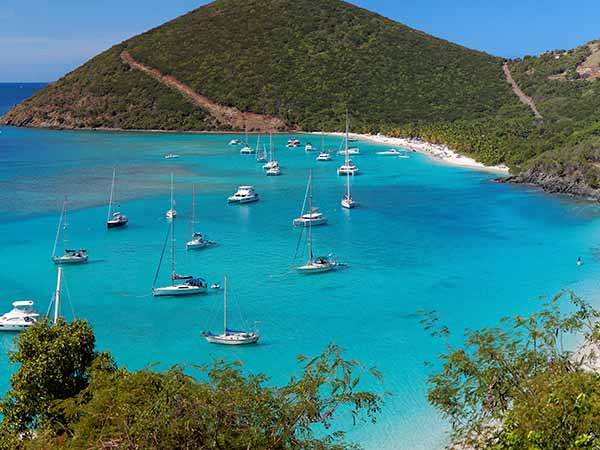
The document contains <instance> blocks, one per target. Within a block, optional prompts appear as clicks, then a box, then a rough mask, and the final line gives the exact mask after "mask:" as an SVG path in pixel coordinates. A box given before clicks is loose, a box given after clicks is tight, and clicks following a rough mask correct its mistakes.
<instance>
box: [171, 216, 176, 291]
mask: <svg viewBox="0 0 600 450" xmlns="http://www.w3.org/2000/svg"><path fill="white" fill-rule="evenodd" d="M171 283H172V285H173V286H175V220H171Z"/></svg>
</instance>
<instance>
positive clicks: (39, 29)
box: [0, 0, 600, 82]
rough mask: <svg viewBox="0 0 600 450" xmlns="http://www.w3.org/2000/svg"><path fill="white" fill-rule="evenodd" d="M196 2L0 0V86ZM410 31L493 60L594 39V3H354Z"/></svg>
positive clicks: (54, 69)
mask: <svg viewBox="0 0 600 450" xmlns="http://www.w3.org/2000/svg"><path fill="white" fill-rule="evenodd" d="M206 3H208V2H207V1H202V0H195V1H193V0H169V1H167V2H165V1H164V0H96V1H90V0H1V2H0V82H3V81H4V82H5V81H51V80H54V79H56V78H58V77H60V76H61V75H63V74H65V73H66V72H68V71H70V70H72V69H74V68H76V67H77V66H79V65H80V64H82V63H83V62H85V61H86V60H88V59H89V58H91V57H92V56H94V55H95V54H97V53H99V52H100V51H102V50H104V49H106V48H108V47H110V46H111V45H112V44H115V43H117V42H120V41H122V40H124V39H126V38H128V37H131V36H133V35H135V34H138V33H140V32H142V31H145V30H147V29H149V28H151V27H154V26H157V25H160V24H161V23H163V22H165V21H167V20H169V19H172V18H174V17H177V16H179V15H181V14H183V13H185V12H187V11H190V10H192V9H195V8H197V7H198V6H201V5H203V4H206ZM352 3H355V4H357V5H359V6H362V7H364V8H367V9H370V10H373V11H376V12H378V13H380V14H383V15H384V16H387V17H390V18H392V19H394V20H397V21H400V22H402V23H405V24H407V25H409V26H411V27H413V28H417V29H419V30H422V31H425V32H427V33H430V34H433V35H435V36H438V37H441V38H443V39H447V40H450V41H453V42H456V43H458V44H462V45H465V46H467V47H471V48H476V49H479V50H484V51H486V52H488V53H492V54H494V55H498V56H505V57H517V56H523V55H526V54H537V53H541V52H543V51H545V50H549V49H555V48H571V47H574V46H576V45H579V44H581V43H584V42H587V41H590V40H592V39H598V38H600V28H599V27H598V23H600V1H598V0H581V1H579V2H577V3H572V2H567V1H564V0H504V1H502V2H500V1H495V0H492V1H489V0H488V1H484V0H480V1H476V0H452V1H450V0H429V1H427V2H424V1H423V0H352Z"/></svg>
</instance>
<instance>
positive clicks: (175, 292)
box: [152, 285, 207, 297]
mask: <svg viewBox="0 0 600 450" xmlns="http://www.w3.org/2000/svg"><path fill="white" fill-rule="evenodd" d="M206 290H207V289H206V287H202V286H187V285H177V286H165V287H157V288H152V294H153V295H154V296H155V297H179V296H182V295H198V294H205V293H206Z"/></svg>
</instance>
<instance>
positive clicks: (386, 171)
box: [0, 84, 600, 450]
mask: <svg viewBox="0 0 600 450" xmlns="http://www.w3.org/2000/svg"><path fill="white" fill-rule="evenodd" d="M21 86H22V87H21ZM37 88H39V85H19V84H13V85H0V111H6V110H7V109H8V108H9V107H10V106H11V105H12V104H14V103H16V102H17V101H19V100H20V99H22V98H24V97H26V96H28V95H30V94H31V93H32V92H34V91H35V89H37ZM0 132H1V133H0V254H1V255H2V258H1V260H0V261H2V262H1V263H0V265H1V270H0V286H2V289H1V291H0V309H1V310H2V312H4V311H8V310H9V309H10V303H11V301H13V300H15V299H23V298H31V299H34V300H35V301H36V305H37V307H38V309H39V310H40V311H43V312H45V311H46V310H47V308H48V304H49V302H50V298H51V294H52V290H53V288H54V283H55V279H56V266H54V264H52V262H51V261H50V254H51V251H52V246H53V243H54V239H55V233H56V230H57V224H58V216H59V212H60V208H61V205H62V202H63V198H64V197H65V196H68V199H69V205H70V210H69V216H68V217H69V229H68V231H69V246H71V247H77V248H79V247H85V248H87V249H89V252H90V262H89V264H86V265H81V266H73V267H66V268H65V280H66V286H67V289H66V293H65V294H68V295H65V297H66V300H65V302H64V309H63V313H64V315H65V316H66V317H67V318H70V317H73V314H74V315H76V316H77V317H80V318H85V319H87V320H89V321H90V323H91V324H92V326H93V328H94V331H95V333H96V335H97V339H98V347H99V348H100V349H103V350H109V351H110V352H111V353H112V354H113V355H114V356H115V358H116V359H117V361H118V363H119V364H121V365H125V366H127V367H128V368H130V369H140V368H144V367H147V366H149V365H150V364H152V363H157V362H158V363H160V366H159V368H167V367H168V366H170V365H172V364H184V365H192V364H202V363H206V362H208V361H210V360H211V359H212V358H215V357H224V358H227V359H229V360H240V361H242V362H243V363H244V367H245V369H246V370H248V371H252V372H264V373H266V374H268V375H269V376H271V377H272V379H273V382H274V383H284V382H285V381H286V380H287V379H288V378H289V376H290V375H292V374H294V373H297V372H298V371H299V370H300V367H299V366H298V364H297V363H296V355H298V354H305V355H317V354H319V353H320V352H321V351H322V350H323V349H324V348H325V347H326V346H327V344H329V343H336V344H339V345H340V346H342V347H344V348H345V349H346V350H347V356H348V357H351V358H358V359H359V360H361V361H362V362H363V363H364V364H366V365H369V366H376V367H377V368H378V369H379V370H380V371H381V372H382V373H383V374H384V376H385V381H384V384H383V385H380V384H379V383H378V382H376V381H375V380H371V379H368V378H365V384H364V388H366V389H375V390H388V391H391V392H392V394H393V395H392V396H390V397H388V398H387V399H386V404H385V408H384V410H383V412H382V413H381V416H380V418H379V421H378V422H377V424H376V425H371V424H360V425H359V426H357V427H353V426H352V420H351V418H350V416H349V415H342V416H341V417H340V418H339V421H338V425H339V426H340V427H341V428H342V429H344V430H346V431H348V439H349V440H354V441H356V442H359V443H361V444H362V445H363V446H364V447H365V448H367V449H372V450H374V449H389V450H391V449H407V450H434V449H441V448H442V447H443V445H444V443H445V439H446V437H445V430H446V429H447V426H446V424H445V422H444V421H443V419H442V418H441V417H439V416H438V415H437V414H436V412H435V411H434V410H433V409H432V408H431V407H430V406H429V405H428V404H427V401H426V391H427V385H426V378H427V375H428V373H430V372H429V371H430V369H429V368H428V367H426V366H425V364H424V363H425V362H426V361H434V360H435V359H436V355H437V354H439V353H440V352H442V351H443V347H442V346H441V345H440V343H439V342H437V341H436V340H434V339H433V338H430V337H429V336H428V334H427V333H426V332H425V331H424V330H423V327H422V325H421V324H420V323H419V319H420V316H419V314H418V313H417V312H418V311H419V310H437V311H438V312H439V313H440V314H441V316H442V319H443V320H444V321H445V323H447V324H448V325H449V326H450V327H451V329H453V330H454V331H455V332H456V333H458V334H459V335H460V333H462V330H463V329H465V328H479V327H483V326H489V325H494V324H495V323H496V322H497V321H498V319H500V318H501V317H504V316H507V315H511V314H515V313H520V314H526V313H529V312H532V311H533V310H535V309H536V308H537V307H538V306H539V305H540V303H541V301H540V299H539V297H540V296H552V295H554V294H556V293H558V292H560V291H561V290H562V289H565V288H568V289H574V290H575V291H576V292H577V293H578V294H580V295H582V296H584V297H585V298H587V299H588V300H590V301H592V302H593V303H597V294H598V281H597V280H598V279H599V276H600V264H599V261H598V250H599V247H598V241H599V239H600V210H599V208H598V206H596V205H594V204H591V203H586V202H579V201H574V200H572V199H568V198H562V197H556V196H548V195H545V194H543V193H540V192H539V191H537V190H535V189H533V188H529V187H521V186H511V185H505V184H498V183H493V182H491V181H490V180H491V178H492V177H493V175H492V174H490V173H486V172H480V171H474V170H469V169H462V168H456V167H449V166H444V165H440V164H438V163H436V162H434V161H432V160H430V159H429V158H427V157H426V156H423V155H419V154H411V158H410V159H400V158H395V157H382V156H377V155H375V152H376V151H380V150H382V149H385V147H381V146H378V145H374V144H371V143H368V142H361V143H360V146H361V150H362V152H363V154H362V155H360V156H356V157H353V160H354V161H355V162H356V163H357V164H358V165H359V167H360V170H361V175H359V176H356V177H354V179H353V180H352V191H353V195H354V197H355V199H356V200H357V201H358V202H359V204H360V205H359V207H357V208H356V209H355V210H352V211H346V210H343V209H341V208H340V205H339V201H340V197H341V195H342V192H343V190H344V178H343V177H338V176H337V175H336V167H337V166H338V165H339V164H340V163H341V157H337V158H336V160H334V161H332V162H316V161H315V158H316V154H315V153H310V154H307V153H305V152H304V150H303V149H300V148H299V149H293V150H290V149H287V148H285V143H286V141H287V139H288V138H289V137H290V136H287V135H278V136H275V137H274V142H275V148H276V159H278V160H279V161H280V163H281V165H282V166H283V175H282V176H280V177H266V176H264V174H263V171H262V169H261V165H260V164H258V163H256V162H255V160H254V157H253V156H242V155H240V154H239V149H238V148H236V147H232V146H229V145H227V144H228V141H229V140H230V139H232V138H233V137H234V136H233V135H190V134H188V135H185V134H146V133H106V132H74V131H47V130H33V129H17V128H8V127H4V128H0ZM237 137H240V136H237ZM297 137H299V138H300V139H301V140H302V141H303V142H306V141H308V140H310V141H311V142H312V143H313V144H315V145H316V146H317V147H320V146H321V143H320V137H319V136H309V135H299V136H297ZM255 139H256V137H255V136H251V137H250V141H251V142H252V143H254V141H255ZM325 144H326V147H327V148H336V149H337V148H338V146H339V144H340V142H339V138H337V137H329V136H328V137H326V139H325ZM169 152H175V153H178V154H179V155H181V157H180V158H179V159H174V160H165V159H164V158H163V155H165V154H166V153H169ZM113 167H116V169H117V186H116V195H117V199H118V202H119V203H120V205H121V211H122V212H123V213H125V214H127V215H128V216H129V219H130V222H129V226H128V227H127V228H126V229H123V230H111V231H107V230H106V228H105V220H106V215H107V202H108V197H109V191H110V182H111V176H112V169H113ZM311 169H312V170H313V173H314V181H315V186H314V189H315V199H314V200H315V204H316V205H317V206H319V207H320V208H321V210H322V211H323V212H324V213H325V214H326V215H327V217H328V218H329V223H328V224H327V225H326V226H322V227H318V228H317V227H315V228H314V246H315V251H316V252H317V253H322V254H327V253H330V252H332V253H333V254H335V255H337V256H339V258H340V259H341V260H342V261H344V262H347V263H348V267H347V268H346V269H343V270H339V271H337V272H332V273H326V274H321V275H315V276H302V275H299V274H297V273H295V272H294V271H293V270H292V269H291V268H292V267H293V266H294V265H299V264H301V263H303V262H304V261H305V260H306V247H305V244H304V241H303V240H302V239H301V236H300V231H299V230H298V229H294V227H293V226H292V219H293V218H294V217H297V216H298V215H299V213H300V209H301V207H302V203H303V198H304V193H305V188H306V181H307V177H308V173H309V170H311ZM171 173H173V174H174V177H175V200H176V208H177V210H178V212H179V216H178V218H177V219H176V222H175V226H176V229H175V233H176V261H175V263H176V270H177V271H178V272H179V273H186V274H194V275H198V276H202V277H205V278H206V279H207V280H208V282H209V283H215V282H216V283H222V280H223V276H224V274H227V275H228V279H229V283H230V287H231V289H230V297H231V298H232V303H231V308H230V309H231V316H230V321H231V326H232V327H237V328H240V327H243V326H246V325H247V324H249V325H248V326H250V327H252V326H254V325H257V326H258V327H259V329H260V332H261V334H262V338H261V341H260V344H259V345H257V346H253V347H248V348H223V347H218V346H211V345H209V344H207V343H206V342H205V341H204V340H203V339H202V338H201V337H200V332H201V331H203V330H207V329H211V330H215V331H218V330H219V329H220V327H221V322H220V320H221V314H222V309H221V308H222V292H219V291H211V293H209V294H208V295H204V296H198V297H191V298H172V299H168V298H154V297H152V296H151V295H150V289H151V286H152V281H153V279H154V275H155V272H156V270H157V265H158V262H159V258H160V254H161V250H162V248H163V244H164V242H165V236H166V233H167V231H168V223H167V221H166V219H165V212H166V210H167V209H168V208H169V183H170V175H171ZM192 184H195V185H196V192H197V198H196V200H197V208H196V211H197V221H198V224H197V227H198V229H199V230H200V231H202V232H204V233H206V234H207V235H208V236H209V237H210V238H211V239H213V240H215V241H217V242H218V245H216V246H215V247H213V248H210V249H206V250H201V251H194V252H186V250H185V242H186V239H187V237H188V215H189V212H190V205H191V190H192ZM241 184H252V185H254V186H255V187H256V189H257V191H258V192H259V194H260V196H261V200H260V201H259V202H258V203H255V204H250V205H242V206H240V205H237V206H236V205H228V204H227V202H226V198H227V197H228V196H229V195H231V194H232V193H233V192H234V191H235V190H236V187H237V186H238V185H241ZM60 246H61V244H60V243H59V247H60ZM297 249H298V256H297V258H296V259H295V258H294V256H295V253H296V251H297ZM578 256H581V257H582V259H583V261H584V264H583V266H581V267H578V266H577V265H576V264H575V262H576V260H577V257H578ZM168 274H169V267H168V264H166V265H165V267H163V270H162V272H161V273H160V276H159V280H161V281H162V282H166V281H167V278H168ZM14 348H15V347H14V343H13V336H12V335H9V334H4V335H2V336H0V371H1V374H2V376H1V377H0V391H2V392H4V391H6V390H7V389H8V387H9V374H10V373H11V372H12V371H13V370H14V368H11V367H10V366H9V364H8V361H7V357H6V352H8V351H10V350H13V349H14Z"/></svg>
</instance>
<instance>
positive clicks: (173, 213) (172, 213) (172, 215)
mask: <svg viewBox="0 0 600 450" xmlns="http://www.w3.org/2000/svg"><path fill="white" fill-rule="evenodd" d="M166 216H167V219H174V218H175V217H177V210H176V209H175V200H174V199H173V172H171V208H169V210H168V211H167V214H166Z"/></svg>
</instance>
